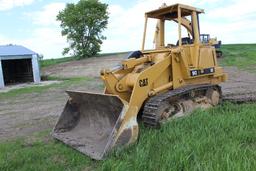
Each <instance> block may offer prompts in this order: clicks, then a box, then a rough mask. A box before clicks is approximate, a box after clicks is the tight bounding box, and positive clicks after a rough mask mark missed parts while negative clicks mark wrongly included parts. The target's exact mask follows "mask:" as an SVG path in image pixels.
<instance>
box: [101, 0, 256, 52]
mask: <svg viewBox="0 0 256 171" xmlns="http://www.w3.org/2000/svg"><path fill="white" fill-rule="evenodd" d="M164 2H165V3H167V5H171V4H175V3H177V2H176V1H173V0H147V1H146V2H145V0H138V1H137V3H135V4H134V6H132V7H130V8H126V7H121V6H120V5H115V4H112V5H110V6H109V12H110V19H109V25H108V29H107V30H106V31H105V32H104V33H105V35H106V36H107V40H105V41H104V43H103V46H102V50H103V52H113V51H126V50H136V49H140V48H141V40H142V33H143V27H144V12H146V11H150V10H154V9H157V8H158V7H160V6H161V4H162V3H164ZM179 3H183V4H188V5H191V6H195V7H199V8H203V9H205V11H206V14H202V15H201V17H200V18H201V20H200V25H201V31H202V33H209V34H211V36H212V37H215V36H217V37H218V38H219V39H221V40H222V42H223V43H245V42H248V43H252V42H254V43H255V40H256V35H255V34H254V32H255V31H253V30H256V23H255V22H254V20H255V17H256V8H255V5H253V4H255V3H253V1H251V0H244V1H239V0H230V1H227V2H226V1H225V2H223V1H221V0H209V1H197V0H181V1H179ZM154 29H155V27H154V23H150V24H149V26H148V31H147V38H148V39H147V44H148V45H149V46H148V47H149V48H150V47H152V46H153V43H152V39H153V36H154V35H153V34H154ZM244 33H246V34H244ZM249 33H250V34H249ZM171 34H172V35H173V34H178V33H177V30H176V29H175V30H172V33H171ZM245 35H251V36H247V37H244V36H245Z"/></svg>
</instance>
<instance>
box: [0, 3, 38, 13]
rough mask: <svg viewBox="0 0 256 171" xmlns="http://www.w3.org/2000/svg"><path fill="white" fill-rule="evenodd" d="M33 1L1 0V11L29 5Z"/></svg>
mask: <svg viewBox="0 0 256 171" xmlns="http://www.w3.org/2000/svg"><path fill="white" fill-rule="evenodd" d="M33 2H34V0H0V11H6V10H10V9H12V8H14V7H20V6H25V5H29V4H32V3H33Z"/></svg>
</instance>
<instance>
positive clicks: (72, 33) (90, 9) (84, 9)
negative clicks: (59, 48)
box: [57, 0, 108, 58]
mask: <svg viewBox="0 0 256 171" xmlns="http://www.w3.org/2000/svg"><path fill="white" fill-rule="evenodd" d="M107 7H108V5H107V4H104V3H101V2H99V1H98V0H80V1H79V2H78V3H77V4H73V3H68V4H67V5H66V8H65V9H64V10H62V11H60V12H59V14H58V15H57V21H60V22H61V24H60V26H61V28H62V32H61V33H62V35H63V36H66V37H67V41H68V43H69V47H67V48H64V51H63V54H64V55H65V54H68V53H70V52H71V53H72V54H73V55H76V56H78V57H79V58H87V57H90V56H93V55H95V54H97V52H99V51H100V45H101V44H102V40H104V39H106V37H105V36H103V35H102V31H103V30H104V29H105V28H106V27H107V24H108V12H107Z"/></svg>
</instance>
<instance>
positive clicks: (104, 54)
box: [40, 52, 127, 67]
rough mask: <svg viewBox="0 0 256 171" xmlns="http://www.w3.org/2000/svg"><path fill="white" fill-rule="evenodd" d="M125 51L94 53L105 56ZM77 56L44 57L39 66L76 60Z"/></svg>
mask: <svg viewBox="0 0 256 171" xmlns="http://www.w3.org/2000/svg"><path fill="white" fill-rule="evenodd" d="M126 53H127V52H117V53H101V54H98V55H96V56H95V57H105V56H112V55H119V54H126ZM78 59H79V58H77V57H65V58H57V59H45V60H41V61H40V66H41V67H48V66H52V65H56V64H60V63H65V62H70V61H75V60H78Z"/></svg>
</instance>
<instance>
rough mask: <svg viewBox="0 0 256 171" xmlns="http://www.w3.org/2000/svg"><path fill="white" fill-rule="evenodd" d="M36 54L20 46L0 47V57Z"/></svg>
mask: <svg viewBox="0 0 256 171" xmlns="http://www.w3.org/2000/svg"><path fill="white" fill-rule="evenodd" d="M36 54H37V53H36V52H34V51H32V50H29V49H28V48H25V47H24V46H20V45H2V46H0V56H1V57H5V56H24V55H36Z"/></svg>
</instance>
